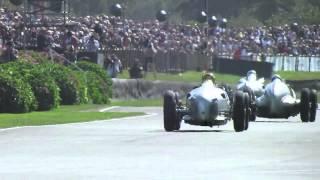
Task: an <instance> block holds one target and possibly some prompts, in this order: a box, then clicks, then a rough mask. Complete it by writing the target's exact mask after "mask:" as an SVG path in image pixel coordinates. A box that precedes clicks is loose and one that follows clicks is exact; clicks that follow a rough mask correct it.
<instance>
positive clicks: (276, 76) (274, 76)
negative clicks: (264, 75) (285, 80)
mask: <svg viewBox="0 0 320 180" xmlns="http://www.w3.org/2000/svg"><path fill="white" fill-rule="evenodd" d="M276 79H279V80H280V81H282V79H281V76H280V75H278V74H275V75H273V76H272V78H271V82H273V81H274V80H276Z"/></svg>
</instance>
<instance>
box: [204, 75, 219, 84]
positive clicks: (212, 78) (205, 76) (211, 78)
mask: <svg viewBox="0 0 320 180" xmlns="http://www.w3.org/2000/svg"><path fill="white" fill-rule="evenodd" d="M206 80H211V81H212V82H213V83H215V82H216V77H215V76H214V74H213V73H204V74H203V75H202V82H204V81H206Z"/></svg>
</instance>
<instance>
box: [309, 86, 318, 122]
mask: <svg viewBox="0 0 320 180" xmlns="http://www.w3.org/2000/svg"><path fill="white" fill-rule="evenodd" d="M310 103H311V108H310V122H315V120H316V113H317V108H318V98H317V91H316V90H311V91H310Z"/></svg>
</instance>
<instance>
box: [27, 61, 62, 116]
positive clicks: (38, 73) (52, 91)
mask: <svg viewBox="0 0 320 180" xmlns="http://www.w3.org/2000/svg"><path fill="white" fill-rule="evenodd" d="M40 66H41V65H38V66H37V67H35V68H33V69H32V71H31V74H30V76H28V77H27V78H28V82H29V83H30V85H31V87H32V90H33V92H34V94H35V96H36V99H37V102H38V109H37V110H39V111H46V110H51V109H53V108H56V107H58V106H59V103H60V96H59V90H60V89H59V87H58V85H57V84H56V82H55V81H54V79H53V78H52V77H51V76H50V74H49V73H47V72H46V71H45V69H44V68H41V67H40Z"/></svg>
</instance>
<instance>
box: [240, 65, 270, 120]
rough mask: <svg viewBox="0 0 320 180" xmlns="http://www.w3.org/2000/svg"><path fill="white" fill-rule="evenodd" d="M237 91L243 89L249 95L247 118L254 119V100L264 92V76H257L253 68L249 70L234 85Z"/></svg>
mask: <svg viewBox="0 0 320 180" xmlns="http://www.w3.org/2000/svg"><path fill="white" fill-rule="evenodd" d="M236 89H237V90H238V91H243V92H246V93H248V95H249V102H250V103H249V107H250V112H249V113H250V114H249V120H250V121H255V120H256V105H255V101H256V98H257V97H260V96H262V95H263V94H264V78H260V79H258V78H257V72H256V71H255V70H250V71H248V72H247V76H246V77H244V78H241V79H240V81H239V83H238V84H237V86H236Z"/></svg>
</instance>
